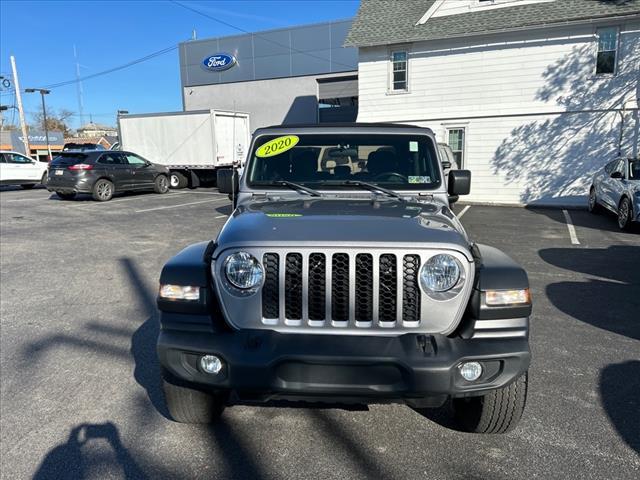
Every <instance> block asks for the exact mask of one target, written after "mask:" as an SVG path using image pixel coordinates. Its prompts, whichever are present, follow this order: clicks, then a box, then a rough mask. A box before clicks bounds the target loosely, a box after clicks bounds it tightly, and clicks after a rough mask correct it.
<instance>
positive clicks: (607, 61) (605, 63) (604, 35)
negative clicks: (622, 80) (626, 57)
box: [596, 27, 618, 74]
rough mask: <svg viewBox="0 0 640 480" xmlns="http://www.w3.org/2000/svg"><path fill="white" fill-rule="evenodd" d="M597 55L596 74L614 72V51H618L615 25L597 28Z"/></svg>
mask: <svg viewBox="0 0 640 480" xmlns="http://www.w3.org/2000/svg"><path fill="white" fill-rule="evenodd" d="M596 36H597V37H598V56H597V59H596V74H601V73H615V71H616V53H617V51H618V29H617V28H616V27H607V28H598V29H597V30H596Z"/></svg>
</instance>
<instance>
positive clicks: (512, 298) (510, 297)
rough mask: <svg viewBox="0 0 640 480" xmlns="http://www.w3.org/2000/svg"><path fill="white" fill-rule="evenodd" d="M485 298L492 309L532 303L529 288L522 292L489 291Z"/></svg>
mask: <svg viewBox="0 0 640 480" xmlns="http://www.w3.org/2000/svg"><path fill="white" fill-rule="evenodd" d="M485 298H486V300H485V302H486V304H487V305H489V306H492V307H495V306H503V305H526V304H528V303H531V295H530V293H529V289H528V288H525V289H522V290H487V291H486V292H485Z"/></svg>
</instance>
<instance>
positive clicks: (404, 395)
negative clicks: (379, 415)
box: [158, 330, 530, 403]
mask: <svg viewBox="0 0 640 480" xmlns="http://www.w3.org/2000/svg"><path fill="white" fill-rule="evenodd" d="M204 354H213V355H216V356H218V357H220V358H221V359H222V360H223V365H224V367H223V369H222V371H221V372H220V373H218V374H217V375H212V374H207V373H204V372H203V371H202V370H201V369H200V367H199V359H200V357H201V356H202V355H204ZM158 356H159V359H160V363H161V365H162V366H163V367H164V369H165V371H167V372H168V376H170V377H171V378H172V379H173V380H175V381H179V382H184V383H187V384H189V385H191V386H195V387H196V388H201V389H212V390H216V389H229V390H232V391H234V392H235V393H236V394H238V395H239V396H240V397H247V398H251V399H255V400H269V399H276V398H301V397H304V398H305V399H317V400H327V401H330V399H336V400H340V399H344V400H347V399H356V400H359V401H362V402H363V403H375V402H376V401H385V400H405V401H409V402H411V401H412V399H414V400H417V399H426V398H429V397H431V398H433V399H435V400H442V399H446V397H449V396H454V397H463V396H472V395H478V394H482V393H483V392H486V391H488V390H492V389H496V388H500V387H503V386H505V385H507V384H509V383H510V382H512V381H513V380H515V379H516V378H517V377H519V376H520V375H521V374H523V373H524V372H525V371H526V370H527V369H528V367H529V361H530V352H529V344H528V340H527V339H526V338H510V339H461V338H449V337H445V336H441V335H432V336H429V335H417V334H405V335H401V336H397V337H377V336H354V335H309V334H282V333H277V332H273V331H266V330H245V331H238V332H224V333H216V334H211V333H204V332H182V331H174V330H162V331H161V333H160V336H159V339H158ZM467 360H476V361H479V362H481V363H482V365H483V370H484V372H483V374H482V376H481V377H480V379H479V380H477V381H475V382H468V381H466V380H464V379H463V378H462V377H461V375H460V373H459V365H460V363H461V362H463V361H467ZM435 403H438V402H435ZM440 403H441V402H440Z"/></svg>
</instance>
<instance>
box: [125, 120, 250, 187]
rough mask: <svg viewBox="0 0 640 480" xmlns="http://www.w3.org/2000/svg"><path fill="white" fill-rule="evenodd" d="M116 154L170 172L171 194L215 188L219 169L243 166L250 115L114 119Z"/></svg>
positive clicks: (247, 144) (248, 134)
mask: <svg viewBox="0 0 640 480" xmlns="http://www.w3.org/2000/svg"><path fill="white" fill-rule="evenodd" d="M118 130H119V133H120V148H121V149H122V150H126V151H129V152H133V153H137V154H139V155H141V156H142V157H144V158H146V159H147V160H149V161H151V162H153V163H158V164H160V165H165V166H167V167H168V168H169V170H170V171H171V179H170V184H171V187H172V188H184V187H190V188H195V187H199V186H200V184H201V183H203V182H206V181H209V182H215V180H216V170H217V169H218V168H220V167H230V166H231V165H233V164H235V165H238V166H240V165H242V164H243V163H244V161H245V156H246V154H247V150H248V149H249V142H250V141H251V131H250V129H249V114H247V113H239V112H229V111H222V110H197V111H191V112H170V113H149V114H140V115H138V114H126V115H119V116H118Z"/></svg>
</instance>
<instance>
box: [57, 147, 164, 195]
mask: <svg viewBox="0 0 640 480" xmlns="http://www.w3.org/2000/svg"><path fill="white" fill-rule="evenodd" d="M47 189H48V190H49V191H51V192H56V194H57V195H58V196H59V197H60V198H62V199H64V200H70V199H72V198H74V197H75V196H76V194H78V193H90V194H91V195H92V196H93V198H94V200H97V201H100V202H105V201H107V200H111V197H113V195H114V194H115V193H119V192H125V191H132V190H153V191H155V192H156V193H167V192H168V191H169V170H168V169H167V168H166V167H164V166H162V165H156V164H154V163H151V162H149V161H147V160H145V159H144V158H142V157H140V156H138V155H136V154H134V153H131V152H113V151H108V150H106V151H105V150H99V151H68V152H62V153H61V154H60V155H59V156H58V157H56V158H54V159H53V161H52V162H51V167H50V169H49V177H48V180H47Z"/></svg>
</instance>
